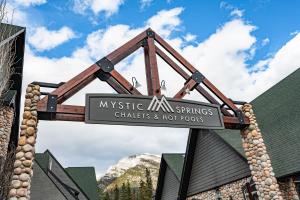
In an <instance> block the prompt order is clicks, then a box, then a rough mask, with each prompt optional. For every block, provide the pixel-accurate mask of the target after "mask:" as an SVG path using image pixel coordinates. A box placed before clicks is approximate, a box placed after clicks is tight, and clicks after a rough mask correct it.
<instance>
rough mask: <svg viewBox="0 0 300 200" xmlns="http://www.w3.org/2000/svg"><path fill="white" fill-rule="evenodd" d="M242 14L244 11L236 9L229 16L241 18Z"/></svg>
mask: <svg viewBox="0 0 300 200" xmlns="http://www.w3.org/2000/svg"><path fill="white" fill-rule="evenodd" d="M243 14H244V10H240V9H237V8H234V9H233V10H232V11H231V12H230V15H231V16H233V17H242V16H243Z"/></svg>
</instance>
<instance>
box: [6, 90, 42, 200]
mask: <svg viewBox="0 0 300 200" xmlns="http://www.w3.org/2000/svg"><path fill="white" fill-rule="evenodd" d="M39 99H40V87H39V86H38V85H32V84H29V85H28V87H27V89H26V95H25V107H24V113H23V120H22V124H21V132H20V138H19V142H18V147H17V149H16V161H15V163H14V171H13V177H12V182H11V190H10V192H9V197H10V198H9V200H29V199H30V182H31V177H32V174H33V172H32V166H33V159H34V153H35V141H36V133H37V123H38V118H37V102H38V101H39Z"/></svg>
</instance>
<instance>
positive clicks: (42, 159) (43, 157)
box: [35, 151, 50, 171]
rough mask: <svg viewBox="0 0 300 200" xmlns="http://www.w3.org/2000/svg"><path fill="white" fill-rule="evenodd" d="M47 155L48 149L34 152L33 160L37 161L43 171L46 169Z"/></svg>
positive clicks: (47, 163)
mask: <svg viewBox="0 0 300 200" xmlns="http://www.w3.org/2000/svg"><path fill="white" fill-rule="evenodd" d="M49 157H50V155H49V154H48V151H45V152H44V153H36V154H35V160H36V161H37V162H38V163H39V165H40V166H41V168H42V169H43V170H44V171H47V170H48V165H49Z"/></svg>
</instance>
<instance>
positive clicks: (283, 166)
mask: <svg viewBox="0 0 300 200" xmlns="http://www.w3.org/2000/svg"><path fill="white" fill-rule="evenodd" d="M299 103H300V69H299V68H298V69H297V70H296V71H295V72H294V73H292V74H290V75H289V76H288V77H286V78H285V79H283V80H282V81H280V82H279V83H277V84H276V85H274V86H273V87H272V88H270V89H269V90H267V91H266V92H264V93H263V94H262V95H260V96H258V97H257V98H256V99H254V100H253V101H252V102H251V104H252V105H253V110H254V114H255V115H256V118H257V122H258V125H259V127H260V129H261V132H262V135H263V138H264V141H265V143H266V146H267V151H268V153H269V155H270V157H271V162H272V166H273V168H274V172H275V175H276V176H277V177H283V176H287V175H290V174H293V173H296V172H300V157H299V154H300V105H299ZM216 132H217V133H218V134H219V135H220V136H221V137H222V138H223V139H224V140H225V141H226V142H227V143H229V144H230V145H231V146H232V147H233V148H235V149H236V150H237V151H238V152H239V153H240V154H241V155H243V156H244V150H243V147H242V140H241V136H240V132H239V131H236V130H222V131H216Z"/></svg>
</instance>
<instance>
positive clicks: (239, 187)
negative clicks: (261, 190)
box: [188, 178, 247, 200]
mask: <svg viewBox="0 0 300 200" xmlns="http://www.w3.org/2000/svg"><path fill="white" fill-rule="evenodd" d="M246 183H247V178H245V179H241V180H239V181H235V182H232V183H229V184H226V185H223V186H221V187H219V188H218V190H219V194H220V197H221V199H222V200H230V199H236V200H239V199H244V195H243V187H244V186H245V185H246ZM193 199H195V200H196V199H197V200H198V199H199V200H204V199H205V200H209V199H217V190H216V189H214V190H209V191H206V192H202V193H199V194H197V195H194V196H191V197H189V198H188V200H193Z"/></svg>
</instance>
